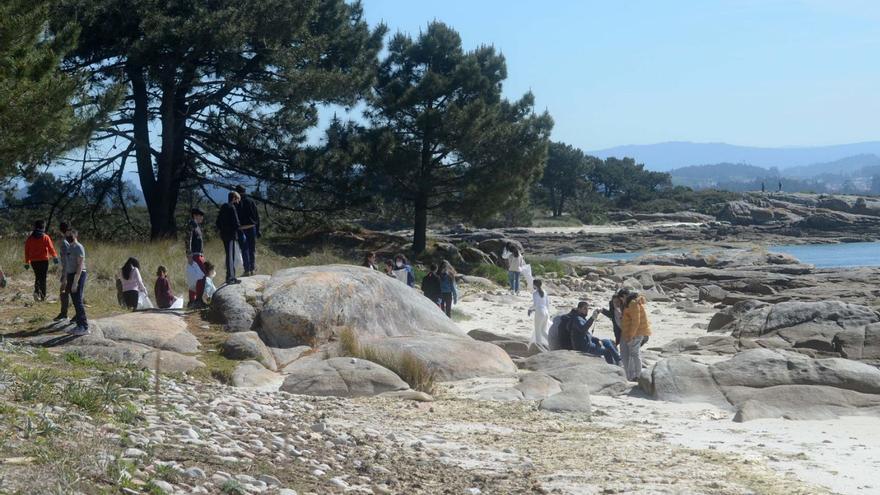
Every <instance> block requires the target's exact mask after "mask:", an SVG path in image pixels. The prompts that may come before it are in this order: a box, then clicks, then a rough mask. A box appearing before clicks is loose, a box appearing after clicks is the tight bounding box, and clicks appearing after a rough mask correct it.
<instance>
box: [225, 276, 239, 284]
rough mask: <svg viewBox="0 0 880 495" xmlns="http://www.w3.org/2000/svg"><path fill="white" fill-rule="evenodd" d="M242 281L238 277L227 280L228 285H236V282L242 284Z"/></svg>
mask: <svg viewBox="0 0 880 495" xmlns="http://www.w3.org/2000/svg"><path fill="white" fill-rule="evenodd" d="M240 283H241V280H239V279H237V278H234V279H232V280H227V281H226V285H236V284H240Z"/></svg>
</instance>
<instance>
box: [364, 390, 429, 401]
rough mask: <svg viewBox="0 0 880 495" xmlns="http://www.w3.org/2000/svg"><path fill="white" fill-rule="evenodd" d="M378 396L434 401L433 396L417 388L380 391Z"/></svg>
mask: <svg viewBox="0 0 880 495" xmlns="http://www.w3.org/2000/svg"><path fill="white" fill-rule="evenodd" d="M378 397H386V398H389V399H400V400H411V401H415V402H434V397H431V396H430V395H428V394H426V393H425V392H419V391H417V390H395V391H392V392H382V393H381V394H379V395H378Z"/></svg>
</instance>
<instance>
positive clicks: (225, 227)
mask: <svg viewBox="0 0 880 495" xmlns="http://www.w3.org/2000/svg"><path fill="white" fill-rule="evenodd" d="M228 198H229V202H228V203H224V204H223V205H222V206H221V207H220V212H219V213H218V214H217V230H219V231H220V239H221V240H222V241H223V250H224V251H226V283H227V284H238V283H240V282H241V281H240V280H238V279H237V278H235V249H236V248H235V241H237V240H238V238H239V230H238V229H239V228H240V227H241V222H239V220H238V212H237V211H236V205H237V204H238V202H239V201H241V196H239V195H238V193H237V192H235V191H230V192H229V196H228Z"/></svg>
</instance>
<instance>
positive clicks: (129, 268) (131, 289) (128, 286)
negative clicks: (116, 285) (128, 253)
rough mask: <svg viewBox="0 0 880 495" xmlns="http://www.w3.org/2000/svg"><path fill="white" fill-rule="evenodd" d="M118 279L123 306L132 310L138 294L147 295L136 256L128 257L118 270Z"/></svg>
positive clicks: (134, 307) (135, 306) (136, 306)
mask: <svg viewBox="0 0 880 495" xmlns="http://www.w3.org/2000/svg"><path fill="white" fill-rule="evenodd" d="M119 280H121V281H122V300H123V301H124V302H125V307H126V308H128V309H130V310H132V311H134V310H136V309H137V308H138V301H139V299H140V295H141V294H144V295H147V286H146V285H144V279H143V278H142V277H141V263H140V261H138V260H137V258H129V259H128V260H126V262H125V264H124V265H122V268H121V269H120V270H119Z"/></svg>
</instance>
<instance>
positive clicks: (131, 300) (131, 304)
mask: <svg viewBox="0 0 880 495" xmlns="http://www.w3.org/2000/svg"><path fill="white" fill-rule="evenodd" d="M138 296H140V292H138V291H136V290H127V291H124V292H123V293H122V300H123V301H125V307H126V308H128V309H130V310H132V311H134V310H136V309H137V307H138Z"/></svg>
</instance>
